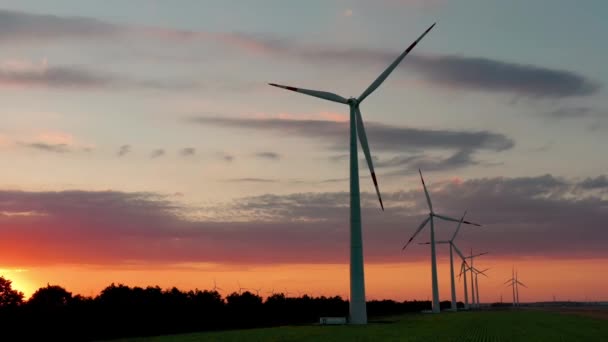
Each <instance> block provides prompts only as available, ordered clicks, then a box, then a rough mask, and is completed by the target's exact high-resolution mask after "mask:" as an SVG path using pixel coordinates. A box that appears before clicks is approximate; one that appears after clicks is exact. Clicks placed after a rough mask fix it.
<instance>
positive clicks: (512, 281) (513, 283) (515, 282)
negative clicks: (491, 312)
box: [505, 267, 528, 307]
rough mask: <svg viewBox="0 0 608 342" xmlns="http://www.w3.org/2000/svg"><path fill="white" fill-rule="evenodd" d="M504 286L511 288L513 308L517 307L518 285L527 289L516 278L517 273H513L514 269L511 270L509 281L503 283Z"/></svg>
mask: <svg viewBox="0 0 608 342" xmlns="http://www.w3.org/2000/svg"><path fill="white" fill-rule="evenodd" d="M505 284H508V285H507V286H511V287H513V307H517V306H519V285H521V286H523V287H525V288H528V287H527V286H526V285H525V284H524V283H522V282H521V281H519V279H518V278H517V271H515V267H514V268H513V269H512V270H511V279H509V280H507V281H505Z"/></svg>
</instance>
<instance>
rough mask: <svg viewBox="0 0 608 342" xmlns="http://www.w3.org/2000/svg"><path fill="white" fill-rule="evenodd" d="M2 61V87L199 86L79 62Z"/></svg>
mask: <svg viewBox="0 0 608 342" xmlns="http://www.w3.org/2000/svg"><path fill="white" fill-rule="evenodd" d="M26 65H27V64H23V65H20V66H18V67H15V65H14V64H6V63H4V64H0V87H12V88H14V87H34V88H69V89H79V90H83V89H84V90H87V89H106V88H107V89H116V88H120V89H149V90H187V89H197V88H200V87H201V85H200V84H198V83H197V82H191V81H183V80H173V81H171V80H168V81H167V80H163V81H161V80H140V79H134V78H130V77H126V76H122V75H118V74H116V73H112V72H103V71H94V70H89V69H86V68H83V67H78V66H49V65H48V63H47V62H46V61H45V62H44V63H43V64H39V65H34V64H31V67H24V66H26Z"/></svg>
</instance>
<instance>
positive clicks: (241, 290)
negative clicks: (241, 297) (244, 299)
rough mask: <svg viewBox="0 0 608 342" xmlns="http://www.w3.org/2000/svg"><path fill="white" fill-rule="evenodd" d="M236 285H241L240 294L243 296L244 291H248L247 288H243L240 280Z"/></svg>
mask: <svg viewBox="0 0 608 342" xmlns="http://www.w3.org/2000/svg"><path fill="white" fill-rule="evenodd" d="M236 283H237V284H238V285H239V294H242V292H243V290H245V291H247V288H245V287H242V286H241V283H240V282H239V281H238V280H237V282H236Z"/></svg>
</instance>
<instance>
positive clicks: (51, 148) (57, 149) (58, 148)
mask: <svg viewBox="0 0 608 342" xmlns="http://www.w3.org/2000/svg"><path fill="white" fill-rule="evenodd" d="M19 144H20V145H21V146H25V147H28V148H32V149H36V150H39V151H44V152H53V153H67V152H70V148H69V146H68V145H67V144H48V143H43V142H32V143H25V142H21V143H19Z"/></svg>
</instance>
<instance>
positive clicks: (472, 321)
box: [123, 311, 608, 342]
mask: <svg viewBox="0 0 608 342" xmlns="http://www.w3.org/2000/svg"><path fill="white" fill-rule="evenodd" d="M388 321H390V322H388ZM123 341H133V342H135V341H156V342H194V341H424V342H429V341H535V342H539V341H551V342H554V341H608V321H606V320H601V319H597V318H589V317H582V316H576V315H566V314H560V313H555V312H544V311H488V312H460V313H443V314H440V315H422V314H421V315H406V316H400V317H396V318H393V319H389V320H387V321H386V322H383V323H372V324H369V325H367V326H287V327H278V328H267V329H252V330H234V331H224V332H211V333H197V334H186V335H173V336H162V337H154V338H140V339H129V340H123Z"/></svg>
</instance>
